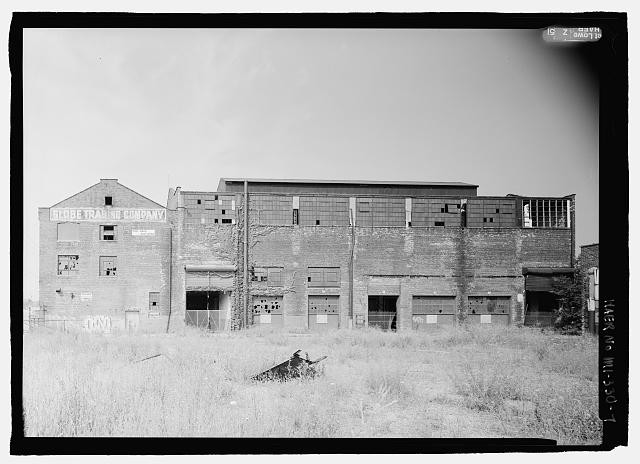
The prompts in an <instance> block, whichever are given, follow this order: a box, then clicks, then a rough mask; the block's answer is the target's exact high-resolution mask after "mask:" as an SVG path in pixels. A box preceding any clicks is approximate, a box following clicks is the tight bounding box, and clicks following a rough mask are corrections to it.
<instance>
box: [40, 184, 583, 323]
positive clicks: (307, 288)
mask: <svg viewBox="0 0 640 464" xmlns="http://www.w3.org/2000/svg"><path fill="white" fill-rule="evenodd" d="M107 186H119V187H118V188H122V189H126V188H125V187H122V186H120V184H117V183H114V181H101V183H100V184H98V185H96V186H94V187H92V188H91V189H94V190H96V193H95V194H92V196H91V198H92V199H93V200H92V201H94V202H95V201H98V202H101V201H102V202H103V201H104V198H103V197H104V196H106V195H107V193H105V191H106V190H105V189H106V188H107ZM91 189H89V190H91ZM477 189H478V186H477V185H471V184H466V183H460V182H451V183H446V182H372V181H326V180H304V181H298V180H273V179H225V178H223V179H220V182H219V185H218V188H217V190H216V191H207V192H195V191H187V190H182V189H181V188H180V187H178V188H176V189H175V190H174V189H170V190H169V195H168V199H167V207H166V210H164V209H163V210H164V211H165V216H162V217H163V219H165V220H164V221H158V222H148V223H144V224H145V225H144V227H142V226H141V225H140V224H139V223H130V222H126V221H124V222H123V220H121V222H115V221H114V222H113V225H116V226H117V227H119V228H120V229H122V230H121V233H120V235H118V237H122V240H121V241H118V243H119V245H118V246H120V247H121V248H120V251H121V252H122V253H125V254H127V253H128V251H127V250H131V251H132V252H134V251H135V253H138V255H137V256H138V258H137V259H136V260H135V262H134V261H133V260H129V259H127V260H125V261H121V260H120V258H119V257H118V271H117V272H118V275H117V278H118V279H120V277H121V275H123V274H120V273H125V272H128V273H130V272H134V273H135V274H136V276H135V279H137V280H131V281H129V280H128V279H127V280H126V282H123V281H122V280H120V284H115V285H117V287H115V286H113V285H114V282H116V280H115V279H107V278H100V277H101V276H100V275H98V274H97V270H98V263H97V261H96V260H97V259H100V256H103V254H104V253H107V252H108V251H110V249H108V248H105V247H108V246H113V245H114V243H103V242H104V240H101V236H100V235H99V234H102V233H103V232H102V226H104V225H111V224H108V223H103V222H101V220H85V218H84V216H83V218H82V221H78V222H77V223H78V224H79V226H78V227H80V230H81V231H83V230H85V228H86V231H85V232H84V235H82V240H81V241H79V242H77V243H76V248H74V250H78V251H77V252H76V251H74V250H71V251H68V248H69V246H70V245H69V244H68V243H66V242H65V241H60V240H59V239H57V241H56V238H55V237H56V236H55V233H54V232H55V230H56V227H57V228H58V230H59V229H60V227H62V228H64V227H67V226H60V225H59V224H58V223H59V222H60V223H62V224H64V223H63V222H61V219H60V216H54V215H53V214H54V213H52V212H51V211H48V210H47V209H42V210H41V271H40V272H41V296H40V299H41V302H45V304H46V302H47V301H55V302H56V306H55V308H56V309H57V310H67V309H65V308H67V306H65V305H64V304H63V303H64V301H63V299H62V296H61V295H59V294H55V290H56V289H57V288H60V287H61V285H62V283H63V282H64V283H65V284H66V287H65V288H68V289H71V286H72V285H71V282H73V283H74V285H75V286H74V287H73V288H74V289H75V292H80V293H82V292H92V293H94V294H95V295H103V294H104V292H108V291H109V290H107V289H106V288H107V287H106V286H108V285H112V288H111V290H110V291H116V290H117V291H118V292H120V293H121V294H123V295H126V296H121V297H120V299H116V300H113V302H112V303H111V305H110V306H108V307H107V306H105V304H104V303H103V301H101V298H95V297H94V298H93V300H91V301H87V302H86V306H85V307H83V308H82V309H83V310H85V308H86V310H87V311H88V310H89V307H91V311H93V312H95V313H96V314H97V313H100V312H101V311H107V310H110V311H114V314H115V313H117V312H118V311H120V312H121V313H125V312H127V313H128V312H131V311H125V310H126V309H129V310H131V309H135V308H136V307H137V308H139V309H140V311H142V309H141V308H143V307H145V306H144V304H146V305H150V304H151V303H149V301H150V298H151V297H150V296H149V295H151V293H154V292H155V293H157V294H158V303H157V305H158V311H157V312H158V313H159V317H157V319H155V320H156V321H163V323H167V319H169V321H168V324H167V325H169V326H171V327H176V326H179V325H182V324H188V325H197V326H201V327H208V328H210V329H212V330H228V329H234V328H240V327H244V326H248V325H255V324H265V325H270V326H275V327H283V328H301V329H309V330H311V331H319V330H325V329H327V328H335V327H350V326H366V325H369V326H378V327H382V328H386V329H398V330H408V329H412V328H415V329H425V328H428V327H432V326H434V325H442V324H455V323H459V322H462V321H467V322H469V323H490V324H514V323H525V324H536V323H542V324H544V323H549V320H550V318H549V314H550V312H551V311H552V309H553V307H554V305H555V304H556V303H555V300H554V298H552V297H551V296H550V290H551V288H550V282H552V280H553V278H554V277H555V276H557V275H561V274H564V273H567V272H572V270H573V267H574V255H573V251H572V250H573V249H574V243H575V234H574V224H575V221H574V217H573V214H574V213H573V211H574V196H573V195H569V196H566V197H561V198H548V197H544V198H543V197H536V198H529V197H521V196H516V195H507V196H505V197H481V196H478V195H477ZM122 191H124V190H122ZM126 191H128V192H131V191H129V190H128V189H126ZM78 195H81V194H78ZM78 195H76V196H74V197H71V198H70V199H69V200H65V202H69V201H70V200H73V199H74V198H75V199H76V200H74V201H73V202H72V203H70V204H69V205H67V204H66V203H65V202H62V203H60V204H58V205H55V206H54V207H52V208H51V210H55V209H60V208H63V207H78V208H81V207H91V206H92V205H93V207H95V208H108V206H106V205H104V204H94V203H91V204H89V203H87V200H82V201H80V199H77V198H76V197H78ZM135 195H137V194H134V196H131V197H130V198H129V197H128V198H127V200H126V202H131V203H132V204H127V205H126V208H134V206H133V203H135V202H136V201H141V202H142V203H144V204H142V203H141V204H139V205H138V207H140V208H144V207H146V208H158V206H159V205H156V204H155V203H153V202H151V204H152V205H153V206H151V204H149V203H145V201H146V202H150V200H147V199H145V198H144V197H142V196H140V195H137V196H135ZM117 196H118V195H116V194H115V193H114V194H113V195H112V197H113V198H116V197H117ZM85 197H86V195H85ZM83 198H84V197H83ZM246 199H248V205H249V208H248V209H247V208H246V207H245V205H246V204H247V201H246ZM143 200H144V201H143ZM120 201H122V202H123V203H122V204H123V205H124V203H126V202H125V199H124V198H122V200H120ZM136 204H137V203H136ZM115 207H116V205H115V204H114V205H112V206H111V208H115ZM123 207H124V206H123ZM56 214H60V213H56ZM145 218H147V219H148V218H149V216H148V215H147V216H145ZM63 219H64V220H65V221H67V220H68V221H71V220H72V219H71V218H70V217H66V218H63ZM75 220H76V221H77V218H76V219H75ZM74 227H75V226H74ZM152 227H153V228H154V229H155V230H156V232H155V235H154V236H153V237H154V238H155V240H156V242H151V239H150V236H147V237H144V238H143V237H141V236H132V234H133V230H134V228H139V229H141V230H142V229H144V230H146V229H149V230H151V228H152ZM123 234H125V235H126V237H125V235H123ZM143 240H147V241H143ZM43 249H46V251H42V250H43ZM72 252H73V253H75V254H76V255H78V260H79V261H78V262H79V263H80V272H81V271H82V263H83V261H82V255H83V254H86V255H87V256H86V258H85V260H87V259H88V260H93V261H96V263H95V264H96V266H95V269H94V268H93V267H91V266H92V265H91V266H90V267H89V268H88V272H89V274H91V273H93V275H91V276H88V275H87V277H83V276H82V275H81V274H78V275H76V276H75V277H74V276H60V275H56V274H55V273H54V272H52V268H53V270H55V262H56V259H58V263H59V262H60V256H65V255H68V254H72ZM56 255H57V256H56ZM111 255H113V256H116V253H112V254H110V255H109V256H111ZM104 256H107V255H106V254H105V255H104ZM118 256H119V255H118ZM141 262H146V263H147V265H146V266H144V267H139V266H141V264H140V263H141ZM51 263H54V264H53V265H52V264H51ZM245 263H246V264H245ZM125 267H127V269H125ZM94 271H95V272H94ZM85 279H86V280H85ZM43 282H45V285H42V283H43ZM54 287H55V289H54ZM125 288H126V290H124V289H125ZM245 289H247V291H245ZM52 292H53V293H52ZM145 298H146V299H145ZM71 303H73V301H71ZM90 303H93V304H90ZM143 303H144V304H143ZM49 304H50V303H49ZM72 306H73V304H72V305H71V306H70V307H69V310H73V309H72V308H71V307H72ZM146 307H147V309H148V307H149V306H146ZM78 309H79V308H78ZM149 312H150V311H149ZM125 315H126V314H125ZM132 317H133V316H132ZM138 317H139V320H140V322H139V326H140V327H143V325H144V324H147V325H148V327H152V325H150V324H149V323H148V321H149V320H150V319H149V318H148V317H146V316H145V315H144V314H143V313H142V312H141V313H140V315H139V316H138ZM121 319H122V320H125V316H122V318H121ZM143 322H144V324H143ZM160 325H162V324H160Z"/></svg>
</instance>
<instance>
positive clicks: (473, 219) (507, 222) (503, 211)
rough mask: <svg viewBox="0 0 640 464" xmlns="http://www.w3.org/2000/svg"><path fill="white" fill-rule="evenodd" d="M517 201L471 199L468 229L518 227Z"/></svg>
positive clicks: (468, 202)
mask: <svg viewBox="0 0 640 464" xmlns="http://www.w3.org/2000/svg"><path fill="white" fill-rule="evenodd" d="M515 213H516V200H515V199H500V198H469V199H468V200H467V227H481V228H485V229H490V228H497V227H517V222H516V214H515Z"/></svg>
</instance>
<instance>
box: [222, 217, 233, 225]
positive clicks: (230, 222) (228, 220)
mask: <svg viewBox="0 0 640 464" xmlns="http://www.w3.org/2000/svg"><path fill="white" fill-rule="evenodd" d="M222 224H233V219H224V218H223V219H222Z"/></svg>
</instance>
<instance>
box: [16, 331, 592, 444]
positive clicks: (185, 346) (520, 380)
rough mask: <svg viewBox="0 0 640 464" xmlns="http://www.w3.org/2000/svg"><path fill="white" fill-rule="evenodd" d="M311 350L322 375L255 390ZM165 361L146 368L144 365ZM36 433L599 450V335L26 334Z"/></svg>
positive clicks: (29, 413) (30, 412) (30, 428)
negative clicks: (504, 441) (437, 441)
mask: <svg viewBox="0 0 640 464" xmlns="http://www.w3.org/2000/svg"><path fill="white" fill-rule="evenodd" d="M298 349H301V350H302V351H303V353H304V352H305V351H306V352H308V353H309V356H310V358H312V359H315V358H318V357H320V356H322V355H327V356H328V358H327V359H325V360H324V361H322V362H321V363H320V365H321V368H320V375H319V376H317V377H315V378H312V379H294V380H291V381H289V382H284V383H279V382H266V383H260V382H254V381H251V380H250V377H251V376H252V375H253V374H256V373H258V372H261V371H262V370H265V369H267V368H269V367H271V366H272V365H274V364H276V363H278V362H280V361H283V360H285V359H287V358H288V357H289V356H291V354H292V353H293V352H294V351H296V350H298ZM156 354H162V356H157V357H154V358H151V359H148V360H146V361H140V360H141V359H143V358H146V357H149V356H153V355H156ZM23 378H24V384H23V393H24V408H25V411H24V412H25V427H26V430H25V434H26V435H27V436H194V437H195V436H202V437H214V436H215V437H223V436H224V437H229V436H231V437H236V436H237V437H433V438H439V437H541V438H551V439H555V440H558V442H559V443H562V444H597V443H600V440H601V424H600V421H599V419H598V416H597V410H598V405H597V379H598V374H597V341H596V339H595V338H593V337H572V336H562V335H558V334H555V333H552V332H549V331H546V332H544V333H542V332H541V331H540V330H539V329H532V328H516V327H510V328H492V327H482V326H481V327H470V328H463V327H460V328H451V329H444V328H443V329H438V330H436V331H434V332H430V333H424V332H420V333H416V332H407V333H384V332H380V331H377V330H368V329H367V330H364V329H363V330H360V329H358V330H339V331H335V332H329V333H326V334H283V333H274V332H268V331H264V330H258V329H254V330H249V331H244V332H235V333H230V334H207V333H203V332H200V331H198V330H196V329H192V330H190V329H187V330H185V332H184V333H182V334H169V335H154V336H126V335H122V336H115V335H114V336H99V335H98V336H96V335H88V334H69V333H61V332H55V331H48V330H45V329H41V330H39V331H35V332H33V333H28V334H26V335H25V336H24V377H23Z"/></svg>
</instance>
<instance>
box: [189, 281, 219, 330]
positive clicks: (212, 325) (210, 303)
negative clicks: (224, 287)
mask: <svg viewBox="0 0 640 464" xmlns="http://www.w3.org/2000/svg"><path fill="white" fill-rule="evenodd" d="M220 293H221V292H218V291H190V290H187V308H186V311H185V322H186V324H187V325H193V326H196V327H200V328H202V329H207V330H212V331H217V330H221V329H222V327H221V319H223V317H221V314H220V313H221V311H220Z"/></svg>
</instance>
